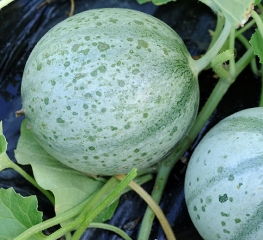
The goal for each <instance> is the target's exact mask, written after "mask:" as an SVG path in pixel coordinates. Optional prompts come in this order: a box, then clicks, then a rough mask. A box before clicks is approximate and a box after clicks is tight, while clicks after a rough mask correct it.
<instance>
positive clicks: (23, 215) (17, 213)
mask: <svg viewBox="0 0 263 240" xmlns="http://www.w3.org/2000/svg"><path fill="white" fill-rule="evenodd" d="M37 205H38V203H37V198H36V197H35V196H30V197H22V196H21V195H20V194H18V193H16V192H15V191H14V189H13V188H9V189H0V209H1V211H0V239H1V240H4V239H14V238H15V237H17V236H19V235H20V234H21V233H23V232H24V231H25V230H27V229H28V228H30V227H32V226H34V225H36V224H38V223H40V222H42V213H41V212H39V211H38V210H37ZM30 239H32V240H33V239H35V240H38V239H44V235H43V234H42V233H40V234H37V235H35V236H34V237H32V238H30Z"/></svg>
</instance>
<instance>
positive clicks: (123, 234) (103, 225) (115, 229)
mask: <svg viewBox="0 0 263 240" xmlns="http://www.w3.org/2000/svg"><path fill="white" fill-rule="evenodd" d="M88 227H89V228H101V229H105V230H109V231H112V232H115V233H116V234H118V235H119V236H120V237H121V238H123V239H124V240H132V238H131V237H130V236H129V235H128V234H127V233H126V232H124V231H123V230H121V229H120V228H118V227H115V226H113V225H110V224H106V223H90V225H89V226H88Z"/></svg>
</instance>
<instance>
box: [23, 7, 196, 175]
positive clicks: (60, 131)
mask: <svg viewBox="0 0 263 240" xmlns="http://www.w3.org/2000/svg"><path fill="white" fill-rule="evenodd" d="M192 62H193V60H192V59H191V57H190V55H189V53H188V51H187V49H186V47H185V45H184V43H183V42H182V40H181V39H180V37H179V36H178V35H177V34H176V33H175V32H174V31H173V30H172V29H171V28H170V27H168V26H167V25H166V24H165V23H163V22H162V21H160V20H158V19H156V18H154V17H152V16H150V15H147V14H144V13H141V12H138V11H134V10H129V9H97V10H90V11H86V12H82V13H80V14H77V15H75V16H73V17H70V18H68V19H66V20H64V21H62V22H61V23H59V24H57V25H56V26H55V27H53V28H52V29H51V30H50V31H49V32H48V33H47V34H46V35H45V36H44V37H43V38H42V39H41V40H40V41H39V43H38V44H37V45H36V47H35V48H34V49H33V51H32V53H31V55H30V57H29V59H28V61H27V64H26V67H25V70H24V75H23V81H22V100H23V109H24V111H25V115H26V118H27V120H28V124H29V126H30V128H31V130H32V132H33V133H34V135H35V137H36V139H37V140H38V142H39V143H40V144H41V145H42V146H43V147H44V149H46V151H47V152H48V153H50V154H51V155H52V156H54V157H55V158H57V160H59V161H60V162H62V163H64V164H66V165H68V166H70V167H72V168H74V169H76V170H79V171H82V172H85V173H89V174H101V175H113V174H118V173H127V172H128V171H129V170H131V168H133V167H137V168H138V169H142V168H146V167H149V166H151V165H153V164H155V163H156V162H158V161H160V160H161V159H162V158H163V157H164V156H165V155H166V154H167V153H168V152H169V151H170V150H171V148H173V147H174V146H175V145H176V143H177V142H178V141H179V140H180V139H182V137H184V136H185V134H186V133H187V132H188V130H189V128H190V127H191V126H192V124H193V122H194V120H195V117H196V113H197V109H198V103H199V90H198V82H197V73H195V72H194V71H193V69H192Z"/></svg>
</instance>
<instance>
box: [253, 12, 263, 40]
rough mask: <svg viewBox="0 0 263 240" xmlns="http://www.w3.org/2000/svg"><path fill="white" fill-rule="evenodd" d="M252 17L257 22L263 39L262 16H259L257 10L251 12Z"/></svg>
mask: <svg viewBox="0 0 263 240" xmlns="http://www.w3.org/2000/svg"><path fill="white" fill-rule="evenodd" d="M251 17H253V19H254V20H255V22H256V24H257V26H258V30H259V32H260V34H261V37H262V38H263V23H262V19H261V18H260V16H259V15H258V14H257V12H256V11H255V10H252V12H251Z"/></svg>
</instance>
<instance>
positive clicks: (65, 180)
mask: <svg viewBox="0 0 263 240" xmlns="http://www.w3.org/2000/svg"><path fill="white" fill-rule="evenodd" d="M26 126H27V123H26V120H24V121H23V123H22V125H21V136H20V138H19V140H18V145H17V149H16V151H15V156H16V159H17V161H18V163H20V164H23V165H27V164H30V165H31V166H32V169H33V173H34V177H35V179H36V181H37V183H38V184H39V185H40V186H41V187H42V188H44V189H46V190H50V191H52V192H53V194H54V196H55V202H56V203H55V211H56V214H57V215H58V214H60V213H63V212H65V211H67V210H69V209H71V208H72V207H74V206H76V205H78V204H79V203H81V202H83V201H84V200H86V199H87V198H88V197H90V196H91V194H93V193H94V192H95V191H96V190H97V189H99V188H100V187H101V186H102V185H103V184H104V182H105V180H104V179H98V180H95V179H94V178H91V177H89V176H87V175H85V174H83V173H81V172H78V171H75V170H74V169H71V168H69V167H67V166H65V165H63V164H62V163H60V162H59V161H57V160H56V159H55V158H53V157H52V156H50V155H49V154H48V153H47V152H46V151H45V150H44V149H43V148H42V147H41V146H40V145H39V143H38V142H37V141H36V140H35V138H34V136H33V134H32V133H31V131H30V130H29V129H27V127H26Z"/></svg>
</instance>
